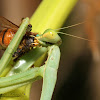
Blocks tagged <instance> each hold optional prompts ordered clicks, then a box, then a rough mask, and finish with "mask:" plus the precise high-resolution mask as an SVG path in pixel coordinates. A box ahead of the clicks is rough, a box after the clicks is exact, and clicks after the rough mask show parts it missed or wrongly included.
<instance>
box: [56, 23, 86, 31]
mask: <svg viewBox="0 0 100 100" xmlns="http://www.w3.org/2000/svg"><path fill="white" fill-rule="evenodd" d="M85 22H86V21H84V22H81V23H77V24H73V25H70V26H67V27H62V28H58V29H55V30H60V29H66V28H71V27H75V26H78V25H81V24H84V23H85Z"/></svg>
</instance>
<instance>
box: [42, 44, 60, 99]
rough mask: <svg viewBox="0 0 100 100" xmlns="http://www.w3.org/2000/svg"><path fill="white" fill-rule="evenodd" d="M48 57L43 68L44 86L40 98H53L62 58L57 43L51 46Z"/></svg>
mask: <svg viewBox="0 0 100 100" xmlns="http://www.w3.org/2000/svg"><path fill="white" fill-rule="evenodd" d="M48 49H49V52H48V59H47V61H46V63H45V65H44V67H45V68H44V70H43V74H42V75H43V87H42V94H41V99H40V100H51V98H52V94H53V91H54V88H55V84H56V80H57V70H58V66H59V60H60V50H59V47H58V46H56V45H53V46H50V47H49V48H48Z"/></svg>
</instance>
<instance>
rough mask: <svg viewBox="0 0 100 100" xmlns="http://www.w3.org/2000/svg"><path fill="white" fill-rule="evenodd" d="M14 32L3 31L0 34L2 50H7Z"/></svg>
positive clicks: (11, 30)
mask: <svg viewBox="0 0 100 100" xmlns="http://www.w3.org/2000/svg"><path fill="white" fill-rule="evenodd" d="M15 33H16V30H13V29H4V30H3V31H1V32H0V45H1V46H2V47H4V48H7V46H8V45H9V43H10V41H11V40H12V39H13V37H14V35H15Z"/></svg>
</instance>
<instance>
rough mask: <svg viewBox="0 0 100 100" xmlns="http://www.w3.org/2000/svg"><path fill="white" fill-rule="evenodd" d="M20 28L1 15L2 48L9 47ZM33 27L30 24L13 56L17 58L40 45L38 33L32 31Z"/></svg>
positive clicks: (0, 43)
mask: <svg viewBox="0 0 100 100" xmlns="http://www.w3.org/2000/svg"><path fill="white" fill-rule="evenodd" d="M18 28H19V26H17V25H15V24H14V23H12V22H11V21H9V20H7V19H6V18H4V17H2V16H0V46H1V48H2V49H6V48H7V47H8V45H9V44H10V42H11V40H12V39H13V37H14V35H15V34H16V32H17V30H18ZM31 28H32V25H31V24H29V25H28V28H27V31H26V34H25V35H24V37H23V39H22V41H21V43H20V45H19V46H18V48H17V51H16V52H14V54H13V55H12V57H14V58H15V59H16V58H17V57H19V56H21V55H22V54H24V53H25V52H28V51H29V50H30V49H32V48H33V47H35V46H36V45H38V42H37V39H36V38H35V36H36V35H37V33H33V32H31ZM35 42H37V43H35Z"/></svg>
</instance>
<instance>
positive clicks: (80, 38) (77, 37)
mask: <svg viewBox="0 0 100 100" xmlns="http://www.w3.org/2000/svg"><path fill="white" fill-rule="evenodd" d="M57 33H58V34H64V35H67V36H70V37H75V38H78V39H82V40H86V41H91V42H97V41H94V40H89V39H86V38H83V37H79V36H75V35H72V34H68V33H63V32H57ZM97 43H98V42H97Z"/></svg>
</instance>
